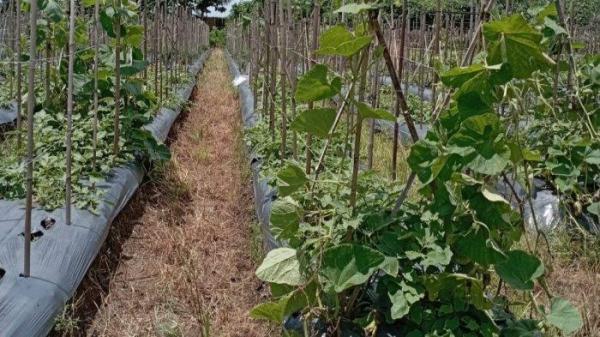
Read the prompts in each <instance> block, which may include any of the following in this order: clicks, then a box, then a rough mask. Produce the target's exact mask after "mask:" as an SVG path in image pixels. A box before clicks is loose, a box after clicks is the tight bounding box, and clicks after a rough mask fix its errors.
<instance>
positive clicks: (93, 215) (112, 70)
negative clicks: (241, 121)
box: [0, 0, 209, 337]
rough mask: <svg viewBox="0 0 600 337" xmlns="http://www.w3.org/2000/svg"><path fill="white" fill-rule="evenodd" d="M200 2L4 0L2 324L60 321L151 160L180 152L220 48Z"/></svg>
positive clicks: (32, 328)
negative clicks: (174, 149)
mask: <svg viewBox="0 0 600 337" xmlns="http://www.w3.org/2000/svg"><path fill="white" fill-rule="evenodd" d="M190 6H191V4H185V3H175V2H171V3H167V2H154V1H143V2H133V1H128V0H119V1H104V0H91V1H90V0H86V1H74V0H71V1H64V0H47V1H46V0H45V1H39V2H27V1H21V0H10V1H2V2H0V29H1V30H0V114H2V115H0V121H2V125H0V157H1V159H0V209H2V210H3V214H2V215H1V218H0V222H2V223H3V226H2V227H3V228H2V230H1V231H0V256H1V259H0V303H2V304H1V305H0V336H26V337H31V336H42V335H46V334H47V333H48V331H49V330H50V329H51V328H52V325H53V322H54V321H53V320H54V317H55V316H56V315H58V314H59V313H60V312H61V311H62V308H63V307H64V305H65V302H66V301H67V300H68V299H69V297H70V296H72V295H73V292H74V291H75V290H76V288H77V286H78V284H79V283H80V282H81V280H82V279H83V277H84V276H85V273H86V271H87V268H88V267H89V266H90V265H91V264H92V262H93V260H94V257H95V255H96V254H97V253H98V251H99V249H100V246H101V245H102V242H103V240H104V238H106V235H107V234H108V228H109V226H110V224H111V222H112V221H113V219H114V218H115V217H116V215H117V214H118V213H119V212H120V210H121V209H122V208H123V207H124V206H125V204H126V203H127V202H128V200H129V198H130V197H131V196H132V195H133V193H134V192H135V190H136V189H137V187H138V186H139V184H140V182H141V180H142V177H143V175H144V173H145V169H146V168H147V167H148V166H149V164H151V163H152V162H155V161H163V160H168V159H169V157H170V153H169V149H168V148H167V147H166V145H165V144H163V141H164V140H165V139H166V136H167V135H166V133H167V132H168V131H169V128H170V126H171V124H172V123H173V121H174V119H175V118H176V117H177V115H178V114H179V112H180V111H181V110H182V108H183V107H184V104H186V102H187V99H188V97H189V96H190V94H191V92H192V89H193V87H194V85H195V76H196V74H197V73H198V71H199V70H200V68H201V67H202V64H203V62H204V58H205V57H206V55H207V53H208V52H207V47H208V37H209V28H208V25H206V23H205V22H204V21H202V20H201V19H200V18H198V17H197V16H195V15H193V14H194V13H193V12H192V9H191V7H190ZM7 116H8V118H4V117H7ZM11 116H12V117H11ZM40 221H41V222H40ZM38 224H39V226H38ZM70 225H73V226H70ZM18 233H20V234H18ZM44 235H45V237H43V238H42V236H44Z"/></svg>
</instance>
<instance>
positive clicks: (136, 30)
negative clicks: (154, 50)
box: [123, 25, 144, 47]
mask: <svg viewBox="0 0 600 337" xmlns="http://www.w3.org/2000/svg"><path fill="white" fill-rule="evenodd" d="M143 40H144V26H142V25H129V26H127V34H126V35H125V36H124V39H123V41H124V42H125V43H126V44H127V45H128V46H130V47H139V46H140V45H141V44H142V41H143Z"/></svg>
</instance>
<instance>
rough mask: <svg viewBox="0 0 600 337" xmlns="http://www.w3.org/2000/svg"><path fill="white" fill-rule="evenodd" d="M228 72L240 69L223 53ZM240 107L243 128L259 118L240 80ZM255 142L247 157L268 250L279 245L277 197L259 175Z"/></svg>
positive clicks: (248, 90) (247, 86)
mask: <svg viewBox="0 0 600 337" xmlns="http://www.w3.org/2000/svg"><path fill="white" fill-rule="evenodd" d="M225 55H226V58H227V64H228V66H229V72H230V73H231V76H232V77H233V78H237V77H239V76H240V70H239V68H238V66H237V64H236V63H235V61H234V60H233V58H232V57H231V55H230V54H229V53H225ZM238 90H239V98H240V109H241V113H242V120H243V122H244V127H245V128H252V127H254V125H256V122H257V121H258V119H259V118H260V116H258V114H256V113H255V111H254V94H253V93H252V89H251V88H250V84H249V83H248V81H244V82H242V83H241V84H240V85H239V86H238ZM254 145H255V144H250V146H249V148H248V157H249V160H250V169H251V171H252V187H253V190H254V202H255V209H256V216H257V218H258V221H259V223H260V227H261V231H262V234H263V239H264V244H265V247H266V248H267V249H268V250H271V249H273V248H277V247H279V246H280V245H281V244H280V243H279V242H278V241H277V240H276V239H275V238H274V237H273V233H272V232H271V224H270V219H271V207H272V205H273V201H274V200H275V199H276V198H277V191H276V190H274V189H273V188H271V187H270V186H269V183H268V179H266V178H264V177H261V174H260V170H261V158H260V156H259V155H258V154H256V153H255V152H253V151H252V148H253V147H254Z"/></svg>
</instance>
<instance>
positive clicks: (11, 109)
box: [0, 102, 17, 130]
mask: <svg viewBox="0 0 600 337" xmlns="http://www.w3.org/2000/svg"><path fill="white" fill-rule="evenodd" d="M16 119H17V103H16V102H10V103H8V104H6V105H0V130H2V129H6V128H7V127H8V126H9V125H11V124H13V123H14V122H15V120H16Z"/></svg>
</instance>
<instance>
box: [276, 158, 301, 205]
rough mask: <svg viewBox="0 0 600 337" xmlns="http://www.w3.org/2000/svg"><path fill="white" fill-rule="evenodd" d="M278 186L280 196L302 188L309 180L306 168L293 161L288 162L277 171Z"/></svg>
mask: <svg viewBox="0 0 600 337" xmlns="http://www.w3.org/2000/svg"><path fill="white" fill-rule="evenodd" d="M277 178H278V181H277V188H278V191H279V196H281V197H285V196H288V195H290V194H292V193H294V192H296V191H297V190H298V189H300V188H302V186H304V184H306V182H307V181H308V178H307V177H306V173H304V170H303V169H302V168H301V167H300V166H298V165H296V164H293V163H288V164H287V165H286V166H285V167H284V168H282V169H281V170H279V172H277Z"/></svg>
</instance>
